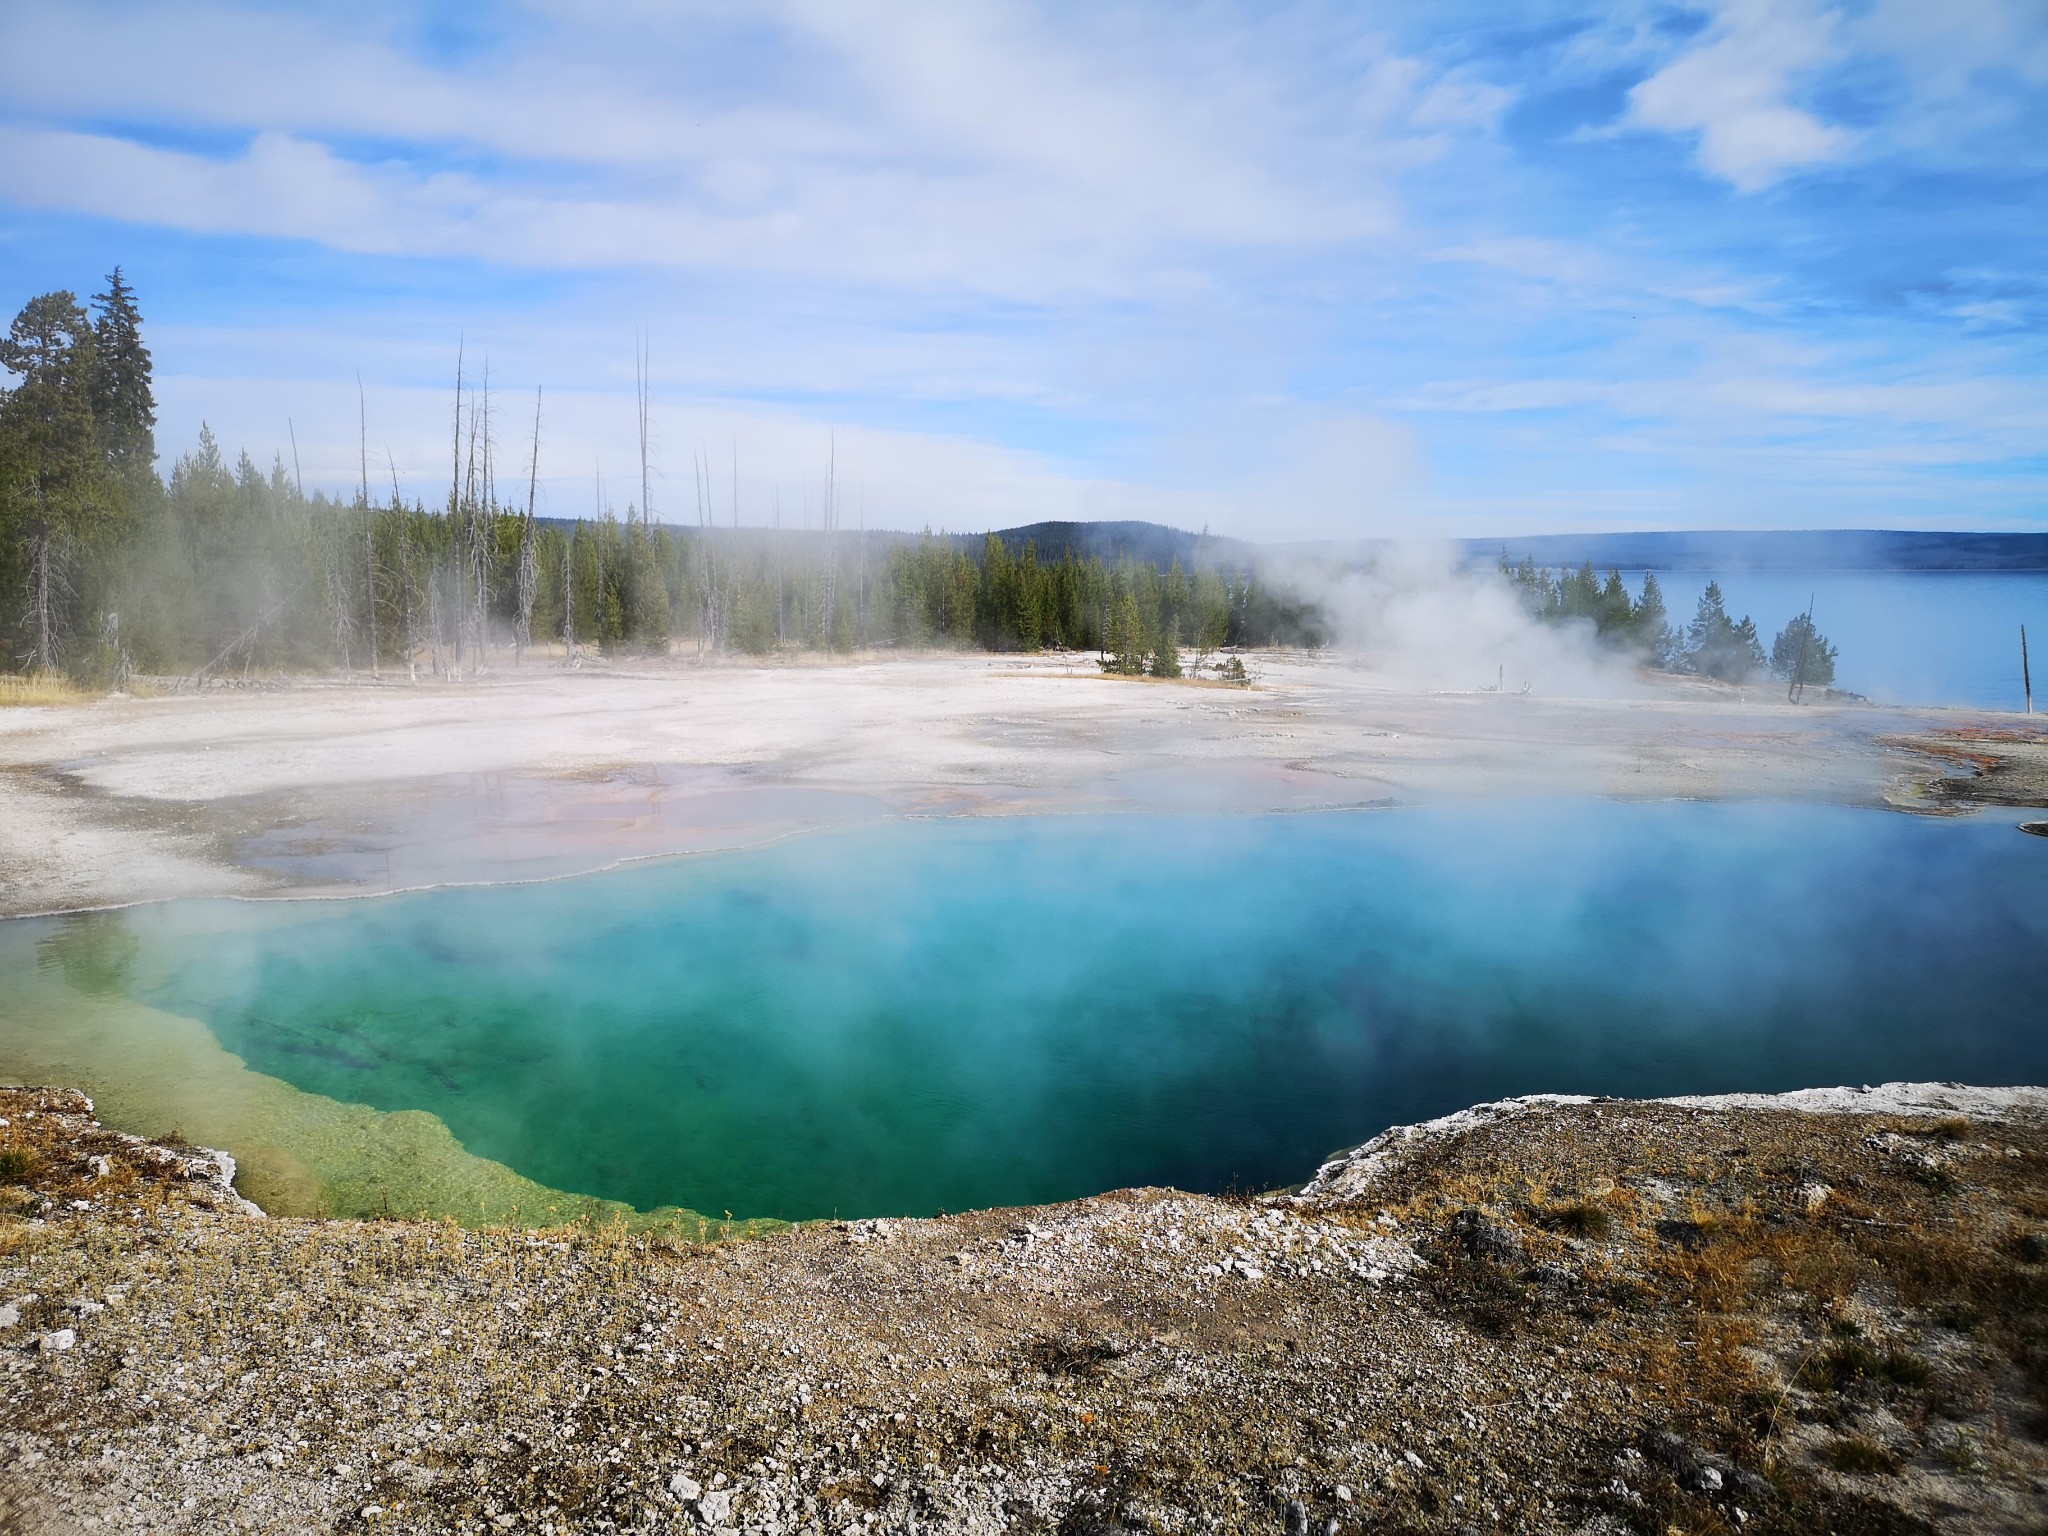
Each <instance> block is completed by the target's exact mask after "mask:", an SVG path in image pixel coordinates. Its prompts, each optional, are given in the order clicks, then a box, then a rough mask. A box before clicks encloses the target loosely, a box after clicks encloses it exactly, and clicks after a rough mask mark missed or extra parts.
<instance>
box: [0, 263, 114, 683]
mask: <svg viewBox="0 0 2048 1536" xmlns="http://www.w3.org/2000/svg"><path fill="white" fill-rule="evenodd" d="M0 366H4V367H5V368H6V369H7V371H8V372H10V373H12V374H14V375H15V376H16V377H18V378H19V379H20V380H21V382H20V384H18V385H17V386H15V388H13V389H12V390H10V391H8V392H7V394H6V395H5V397H4V398H0V476H4V479H0V527H4V529H5V532H6V536H7V539H8V541H9V542H10V543H18V544H19V545H20V546H21V548H22V551H23V554H24V556H25V558H26V563H27V566H28V571H27V587H28V592H29V611H28V614H27V616H26V617H27V624H26V630H27V634H26V636H25V638H26V642H27V644H26V648H25V650H24V652H23V656H22V659H23V660H24V661H26V663H27V664H28V666H29V668H30V669H31V670H34V671H46V670H49V669H51V668H54V667H55V666H56V665H57V650H58V646H59V643H60V640H61V631H62V630H63V628H64V622H65V615H64V613H63V611H62V609H63V598H64V581H63V576H62V572H61V569H60V565H61V562H62V561H63V559H64V556H65V554H66V553H67V549H68V546H69V544H70V543H71V541H72V540H73V539H75V538H76V537H77V536H78V535H79V534H81V533H83V532H85V531H87V530H88V529H89V528H90V527H91V526H92V525H93V524H94V523H95V522H96V521H97V520H98V519H99V518H100V517H102V516H103V515H104V512H105V507H106V494H105V485H104V479H105V476H104V473H103V467H102V464H101V462H100V457H99V453H98V449H97V444H96V443H95V441H94V435H93V418H92V377H93V333H92V327H91V325H90V323H89V322H88V321H87V319H86V314H85V311H84V310H83V309H81V308H80V307H79V303H78V299H77V297H76V296H75V295H74V294H71V293H69V292H66V291H61V290H60V291H58V292H56V293H46V294H43V295H41V296H40V297H38V298H34V299H30V300H29V301H28V303H27V304H26V305H24V306H23V307H22V310H21V313H20V314H18V315H16V316H15V317H14V324H13V325H12V326H11V327H10V328H9V330H8V333H7V336H6V338H5V339H4V340H0Z"/></svg>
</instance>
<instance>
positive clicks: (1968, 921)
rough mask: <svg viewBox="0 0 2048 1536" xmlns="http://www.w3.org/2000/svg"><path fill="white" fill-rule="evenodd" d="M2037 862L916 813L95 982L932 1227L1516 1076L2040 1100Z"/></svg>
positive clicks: (331, 910)
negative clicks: (1940, 1086)
mask: <svg viewBox="0 0 2048 1536" xmlns="http://www.w3.org/2000/svg"><path fill="white" fill-rule="evenodd" d="M2043 851H2044V850H2043V846H2042V845H2041V844H2040V843H2039V842H2038V841H2037V840H2033V839H2028V838H2023V837H2020V836H2018V835H2016V834H2015V833H2014V832H2013V830H2012V829H2011V827H2010V826H2009V825H2006V824H2003V823H1970V824H1958V823H1936V822H1928V821H1921V820H1915V819H1910V818H1906V817H1901V816H1892V815H1884V814H1880V813H1872V812H1855V811H1844V810H1827V809H1816V808H1813V807H1798V808H1787V807H1771V806H1715V805H1655V806H1626V805H1617V804H1606V803H1602V804H1577V803H1574V804H1532V805H1523V806H1493V807H1486V808H1479V809H1474V808H1470V807H1467V808H1460V809H1456V810H1443V811H1413V810H1410V811H1399V812H1379V813H1363V814H1332V815H1315V816H1247V817H1241V818H1223V819H1218V818H1215V817H1207V818H1199V819H1198V818H1179V817H1169V816H1158V817H1152V816H1124V817H1101V818H1072V819H1058V818H1032V819H1014V820H993V821H961V820H946V821H930V822H896V823H889V824H883V825H878V826H868V827H863V828H859V829H856V830H852V831H842V832H835V833H830V834H824V835H819V836H816V837H811V838H807V839H802V840H798V841H795V842H791V843H788V844H784V845H781V846H778V847H775V848H771V849H767V850H762V851H755V852H749V853H744V854H722V855H716V856H710V857H705V858H700V859H693V860H686V861H681V862H677V863H672V864H665V865H659V866H652V867H643V868H637V869H633V870H629V871H623V872H618V873H612V874H606V875H601V876H594V877H590V878H586V879H578V880H570V881H563V882H559V883H555V884H550V885H543V886H529V887H517V888H499V889H480V890H451V891H442V892H430V893H425V894H420V895H413V896H405V897H395V898H381V899H377V900H366V901H356V902H344V903H310V904H281V905H246V904H239V905H238V904H226V903H193V904H175V905H170V906H164V907H157V908H148V909H140V910H136V911H134V912H131V913H129V914H126V915H125V917H124V918H123V919H122V920H121V922H122V926H123V932H122V934H121V935H120V938H119V941H118V942H114V943H111V944H108V943H106V942H105V941H104V935H103V936H102V939H101V941H99V942H100V944H101V949H102V950H103V951H104V955H105V957H106V958H105V959H104V963H103V964H102V965H101V966H100V969H99V970H98V971H94V970H92V969H91V968H90V967H87V968H86V969H85V971H83V972H82V973H81V975H80V976H79V977H74V978H73V980H74V984H77V985H82V986H83V985H97V986H101V987H106V986H119V987H121V988H123V989H125V990H126V991H127V992H128V993H129V994H130V995H131V996H133V997H135V998H137V999H140V1000H143V1001H146V1002H148V1003H150V1004H152V1005H154V1006H156V1007H158V1008H161V1009H165V1010H169V1011H171V1012H174V1013H179V1014H186V1015H190V1016H193V1017H196V1018H199V1019H202V1020H204V1021H205V1022H206V1024H207V1025H209V1026H210V1027H211V1029H212V1030H213V1031H214V1033H215V1034H216V1035H217V1036H218V1037H219V1038H220V1040H221V1042H222V1043H223V1044H224V1045H225V1046H227V1048H228V1049H230V1050H232V1051H234V1052H236V1053H238V1054H239V1055H241V1056H242V1057H243V1058H245V1059H246V1060H247V1062H248V1063H249V1065H250V1066H251V1067H252V1068H254V1069H255V1070H257V1071H259V1072H266V1073H271V1074H275V1075H276V1076H278V1077H281V1078H284V1079H286V1080H288V1081H289V1082H291V1083H293V1084H295V1085H297V1086H298V1087H300V1088H302V1089H305V1090H308V1091H310V1092H315V1093H319V1094H325V1095H330V1096H332V1097H334V1098H336V1099H340V1100H343V1101H349V1102H361V1103H367V1104H370V1105H374V1106H377V1107H379V1108H381V1109H393V1110H395V1109H420V1110H427V1111H430V1112H432V1113H433V1114H434V1115H437V1116H439V1117H440V1118H441V1119H443V1120H445V1121H446V1122H447V1124H448V1125H449V1127H451V1128H452V1130H453V1131H454V1133H455V1135H456V1136H457V1137H458V1138H459V1139H460V1140H461V1142H462V1143H463V1144H464V1145H465V1146H466V1147H467V1148H468V1149H469V1150H470V1151H472V1152H475V1153H478V1154H481V1155H483V1156H486V1157H491V1158H496V1159H499V1160H501V1161H503V1162H505V1163H507V1164H509V1165H511V1167H513V1168H514V1169H516V1170H517V1171H518V1172H519V1173H521V1174H524V1175H526V1176H528V1177H530V1178H532V1179H535V1180H538V1181H540V1182H541V1183H542V1184H546V1185H549V1186H552V1187H555V1188H558V1189H564V1190H570V1191H575V1192H578V1193H584V1194H591V1195H600V1196H605V1197H608V1198H616V1199H621V1200H626V1201H629V1202H631V1203H633V1204H635V1205H638V1206H641V1207H643V1208H644V1207H652V1206H656V1205H661V1204H680V1205H684V1206H688V1207H692V1208H695V1209H697V1210H701V1211H705V1212H709V1213H712V1214H717V1213H720V1212H724V1211H731V1212H734V1213H736V1214H737V1215H741V1216H756V1215H772V1216H781V1217H813V1216H828V1215H832V1214H834V1213H837V1214H840V1215H844V1216H853V1215H873V1214H882V1213H891V1214H904V1213H912V1214H914V1213H926V1212H930V1211H934V1210H938V1209H948V1210H955V1209H962V1208H967V1207H972V1206H986V1205H1004V1204H1017V1203H1024V1202H1035V1201H1042V1200H1050V1199H1057V1198H1062V1197H1067V1196H1073V1195H1080V1194H1085V1193H1089V1192H1093V1191H1097V1190H1102V1189H1108V1188H1113V1187H1118V1186H1122V1185H1129V1184H1143V1183H1159V1184H1174V1185H1179V1186H1182V1187H1191V1188H1197V1189H1207V1190H1220V1189H1225V1188H1229V1187H1233V1186H1236V1187H1242V1188H1268V1187H1272V1186H1275V1185H1279V1184H1283V1183H1291V1182H1298V1181H1300V1180H1301V1179H1303V1178H1305V1177H1306V1176H1307V1175H1308V1174H1309V1173H1310V1172H1311V1171H1312V1170H1313V1168H1314V1166H1315V1165H1316V1163H1317V1161H1318V1160H1319V1159H1320V1158H1322V1157H1323V1156H1324V1155H1325V1154H1327V1153H1328V1152H1330V1151H1332V1150H1333V1149H1335V1148H1337V1147H1339V1146H1341V1145H1346V1144H1350V1143H1354V1142H1357V1141H1359V1140H1362V1139H1363V1138H1365V1137H1366V1136H1368V1135H1370V1134H1372V1133H1373V1132H1375V1131H1377V1130H1379V1129H1381V1128H1383V1127H1384V1126H1386V1125H1388V1124H1390V1123H1396V1122H1401V1121H1408V1120H1415V1119H1419V1118H1423V1117H1426V1116H1429V1115H1433V1114H1437V1113H1441V1112H1444V1111H1447V1110H1450V1109H1453V1108H1456V1107H1458V1106H1461V1105H1464V1104H1467V1103H1470V1102H1474V1101H1477V1100H1482V1099H1487V1098H1493V1097H1498V1096H1501V1095H1505V1094H1512V1093H1529V1092H1537V1091H1569V1092H1596V1093H1617V1094H1659V1093H1679V1092H1714V1091H1721V1090H1729V1089H1756V1090H1773V1089H1781V1088H1789V1087H1794V1086H1803V1085H1811V1084H1823V1083H1837V1082H1845V1081H1846V1082H1862V1081H1877V1080H1880V1079H1884V1078H1891V1077H1923V1078H1926V1077H1932V1078H1951V1079H1961V1080H1969V1081H1977V1082H1993V1083H2006V1082H2017V1081H2029V1082H2042V1081H2044V1080H2048V1039H2044V1036H2043V1032H2042V1031H2041V1030H2040V1028H2039V1021H2040V1020H2041V1019H2043V1018H2048V963H2044V961H2043V956H2044V955H2048V858H2044V857H2043ZM46 928H47V932H46V935H45V936H46V938H48V937H51V936H58V935H61V930H60V929H57V928H55V927H51V926H48V925H46Z"/></svg>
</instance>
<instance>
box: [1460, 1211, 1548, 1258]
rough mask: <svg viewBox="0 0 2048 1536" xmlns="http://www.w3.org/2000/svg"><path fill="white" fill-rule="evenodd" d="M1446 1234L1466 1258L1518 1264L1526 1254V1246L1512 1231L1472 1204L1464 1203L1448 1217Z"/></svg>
mask: <svg viewBox="0 0 2048 1536" xmlns="http://www.w3.org/2000/svg"><path fill="white" fill-rule="evenodd" d="M1449 1234H1450V1239H1451V1242H1452V1243H1453V1244H1454V1245H1455V1246H1456V1247H1458V1248H1459V1249H1461V1250H1462V1251H1463V1252H1464V1254H1465V1255H1466V1257H1468V1258H1473V1259H1481V1260H1484V1261H1485V1262H1487V1263H1490V1264H1519V1263H1520V1262H1521V1261H1522V1260H1523V1259H1525V1258H1527V1257H1528V1249H1527V1248H1525V1247H1524V1246H1523V1245H1522V1239H1521V1238H1520V1237H1519V1236H1517V1235H1516V1234H1515V1233H1514V1231H1512V1230H1511V1229H1510V1228H1507V1227H1504V1226H1502V1225H1501V1224H1500V1223H1499V1222H1497V1221H1495V1220H1493V1219H1492V1218H1491V1217H1489V1216H1487V1215H1486V1214H1485V1212H1483V1211H1481V1210H1479V1209H1477V1208H1476V1207H1474V1206H1469V1205H1468V1206H1466V1207H1465V1209H1464V1210H1462V1211H1460V1212H1458V1214H1457V1215H1455V1216H1453V1217H1452V1218H1451V1225H1450V1229H1449Z"/></svg>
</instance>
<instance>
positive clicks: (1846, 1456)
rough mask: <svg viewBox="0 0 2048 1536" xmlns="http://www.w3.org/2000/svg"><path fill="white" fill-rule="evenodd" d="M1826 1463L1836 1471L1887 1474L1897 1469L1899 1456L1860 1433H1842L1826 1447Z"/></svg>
mask: <svg viewBox="0 0 2048 1536" xmlns="http://www.w3.org/2000/svg"><path fill="white" fill-rule="evenodd" d="M1827 1462H1828V1465H1829V1466H1831V1467H1833V1468H1834V1469H1835V1470H1836V1471H1837V1472H1852V1473H1857V1474H1869V1473H1880V1474H1889V1473H1893V1472H1896V1471H1898V1470H1899V1467H1900V1466H1901V1465H1902V1463H1901V1462H1900V1461H1899V1458H1898V1457H1896V1456H1894V1455H1893V1454H1892V1453H1891V1452H1890V1451H1888V1450H1886V1449H1885V1448H1884V1447H1883V1446H1881V1445H1879V1444H1878V1443H1877V1442H1876V1441H1874V1440H1866V1439H1864V1438H1863V1436H1861V1435H1844V1436H1842V1438H1841V1439H1839V1440H1837V1441H1835V1442H1834V1444H1832V1445H1830V1446H1829V1447H1828V1449H1827Z"/></svg>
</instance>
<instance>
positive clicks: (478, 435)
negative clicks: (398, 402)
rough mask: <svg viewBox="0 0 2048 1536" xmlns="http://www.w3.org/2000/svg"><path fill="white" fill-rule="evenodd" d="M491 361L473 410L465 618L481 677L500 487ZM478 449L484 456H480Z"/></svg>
mask: <svg viewBox="0 0 2048 1536" xmlns="http://www.w3.org/2000/svg"><path fill="white" fill-rule="evenodd" d="M491 428H492V418H491V362H490V359H489V358H488V357H487V358H485V359H484V379H483V400H482V403H481V405H480V407H478V408H473V409H472V410H471V411H470V452H471V463H470V469H471V476H472V478H471V500H470V508H469V539H468V561H467V567H468V569H467V578H468V579H467V581H466V583H465V588H466V590H465V592H464V602H463V607H464V619H465V622H466V624H467V627H468V629H469V643H470V656H471V662H470V676H471V677H482V676H483V674H484V664H485V662H486V660H487V655H486V652H487V648H488V646H489V643H490V630H489V613H490V579H491V533H492V524H493V521H494V518H495V515H496V510H497V500H496V498H497V487H496V485H495V484H494V483H493V478H492V473H491V470H492V462H491V446H492V444H491ZM479 450H480V453H481V457H480V458H479Z"/></svg>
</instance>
